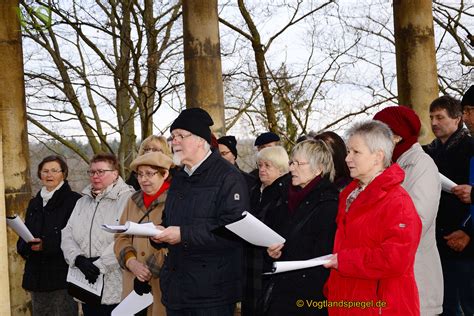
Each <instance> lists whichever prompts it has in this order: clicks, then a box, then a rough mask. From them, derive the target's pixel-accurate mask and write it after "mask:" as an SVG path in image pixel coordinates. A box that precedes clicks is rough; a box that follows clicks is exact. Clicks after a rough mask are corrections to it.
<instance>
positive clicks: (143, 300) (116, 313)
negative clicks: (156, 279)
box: [112, 291, 153, 316]
mask: <svg viewBox="0 0 474 316" xmlns="http://www.w3.org/2000/svg"><path fill="white" fill-rule="evenodd" d="M151 303H153V295H152V294H151V293H147V294H143V295H141V296H140V295H138V294H137V293H136V292H135V291H132V292H131V293H130V294H128V295H127V297H126V298H124V299H123V301H122V302H121V303H120V304H119V305H118V306H117V307H115V308H114V310H113V311H112V316H131V315H135V314H136V313H138V312H139V311H141V310H142V309H144V308H145V307H148V306H150V305H151Z"/></svg>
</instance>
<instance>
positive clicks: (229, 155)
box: [217, 135, 257, 193]
mask: <svg viewBox="0 0 474 316" xmlns="http://www.w3.org/2000/svg"><path fill="white" fill-rule="evenodd" d="M217 143H218V144H219V152H220V153H221V156H222V158H224V159H225V160H227V161H228V162H230V163H231V164H233V165H234V166H235V167H236V168H237V169H239V171H240V173H242V175H243V176H244V178H245V181H246V182H247V187H248V189H249V193H250V190H252V188H253V186H254V185H255V184H256V183H257V178H256V177H255V176H253V175H251V174H249V173H247V172H245V171H242V170H240V168H239V166H238V165H237V161H236V160H237V140H236V139H235V136H232V135H229V136H222V137H221V138H219V139H218V140H217Z"/></svg>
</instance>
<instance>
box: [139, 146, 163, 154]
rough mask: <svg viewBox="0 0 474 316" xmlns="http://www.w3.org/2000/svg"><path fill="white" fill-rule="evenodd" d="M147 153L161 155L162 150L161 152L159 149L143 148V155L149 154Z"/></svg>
mask: <svg viewBox="0 0 474 316" xmlns="http://www.w3.org/2000/svg"><path fill="white" fill-rule="evenodd" d="M149 152H154V153H156V152H158V153H162V152H163V150H161V149H159V148H153V147H145V148H143V153H144V154H146V153H149Z"/></svg>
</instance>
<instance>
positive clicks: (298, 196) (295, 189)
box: [288, 176, 321, 214]
mask: <svg viewBox="0 0 474 316" xmlns="http://www.w3.org/2000/svg"><path fill="white" fill-rule="evenodd" d="M320 180H321V176H317V177H316V178H314V179H313V180H311V182H310V183H308V184H307V185H306V186H305V187H304V188H301V187H300V186H293V185H290V188H289V190H288V211H289V212H290V214H292V213H294V212H295V211H296V209H297V208H298V206H299V205H300V203H301V202H302V201H303V199H304V198H305V197H306V196H307V195H308V194H309V192H311V191H312V190H313V189H314V187H316V185H317V184H318V182H319V181H320Z"/></svg>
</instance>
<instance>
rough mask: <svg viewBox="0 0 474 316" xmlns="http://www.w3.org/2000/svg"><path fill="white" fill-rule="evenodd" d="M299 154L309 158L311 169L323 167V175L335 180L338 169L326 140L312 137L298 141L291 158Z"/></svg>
mask: <svg viewBox="0 0 474 316" xmlns="http://www.w3.org/2000/svg"><path fill="white" fill-rule="evenodd" d="M297 154H299V155H301V156H303V157H304V158H305V159H307V160H308V162H309V166H310V167H311V169H313V170H316V169H321V176H322V177H324V176H328V177H329V180H330V181H331V182H333V181H334V176H335V175H336V170H335V169H334V161H333V160H332V151H331V149H330V148H329V146H328V145H327V144H326V143H325V142H324V141H322V140H319V139H317V140H313V139H311V140H305V141H303V142H301V143H298V144H296V146H295V147H294V148H293V150H292V151H291V158H293V157H294V156H295V155H297Z"/></svg>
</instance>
